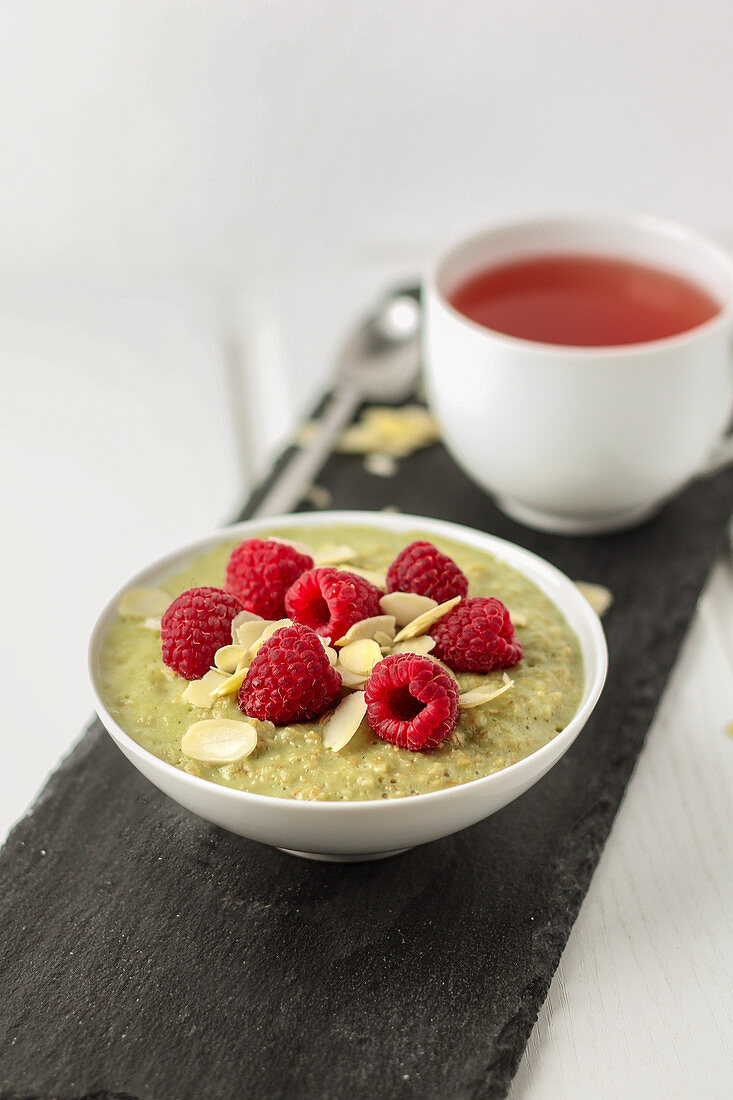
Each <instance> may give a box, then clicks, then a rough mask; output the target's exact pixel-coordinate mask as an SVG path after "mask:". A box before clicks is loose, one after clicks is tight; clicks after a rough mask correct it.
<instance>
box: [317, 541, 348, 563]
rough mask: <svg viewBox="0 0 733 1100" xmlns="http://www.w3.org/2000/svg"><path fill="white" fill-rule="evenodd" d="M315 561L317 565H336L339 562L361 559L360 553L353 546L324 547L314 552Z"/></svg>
mask: <svg viewBox="0 0 733 1100" xmlns="http://www.w3.org/2000/svg"><path fill="white" fill-rule="evenodd" d="M312 557H313V561H314V562H315V564H316V565H336V564H337V563H338V562H347V561H353V560H354V558H358V557H359V552H358V551H357V550H354V549H352V547H351V546H344V545H341V546H334V545H333V544H331V545H329V546H323V547H321V549H320V550H314V551H313V555H312Z"/></svg>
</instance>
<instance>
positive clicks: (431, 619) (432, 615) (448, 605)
mask: <svg viewBox="0 0 733 1100" xmlns="http://www.w3.org/2000/svg"><path fill="white" fill-rule="evenodd" d="M460 602H461V597H460V596H454V597H453V599H451V600H446V601H445V602H444V603H439V604H438V605H437V607H433V608H431V609H430V611H425V612H424V613H423V614H422V615H418V617H417V618H416V619H413V620H412V622H411V623H408V624H407V626H403V627H402V630H401V631H400V632H399V634H397V635H396V637H395V643H397V642H404V641H407V639H408V638H417V637H418V635H420V634H427V632H428V630H429V629H430V627H431V626H432V625H433V623H437V621H438V619H442V618H443V616H444V615H447V614H448V612H449V611H452V610H453V608H454V607H455V606H456V604H459V603H460Z"/></svg>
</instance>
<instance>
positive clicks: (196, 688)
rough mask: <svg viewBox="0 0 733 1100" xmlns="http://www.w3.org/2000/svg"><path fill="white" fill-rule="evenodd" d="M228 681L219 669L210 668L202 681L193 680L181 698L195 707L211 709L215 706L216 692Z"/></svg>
mask: <svg viewBox="0 0 733 1100" xmlns="http://www.w3.org/2000/svg"><path fill="white" fill-rule="evenodd" d="M225 680H226V676H225V675H224V673H223V672H219V669H218V668H210V669H209V671H208V672H205V673H204V675H203V676H202V677H201V679H200V680H191V682H190V684H189V685H188V687H187V688H186V690H185V691H184V692H183V694H182V696H181V698H182V699H185V700H186V702H187V703H190V704H191V706H193V707H211V706H213V705H214V698H215V697H214V692H215V691H216V689H217V688H218V687H221V685H222V684H223V683H224V681H225Z"/></svg>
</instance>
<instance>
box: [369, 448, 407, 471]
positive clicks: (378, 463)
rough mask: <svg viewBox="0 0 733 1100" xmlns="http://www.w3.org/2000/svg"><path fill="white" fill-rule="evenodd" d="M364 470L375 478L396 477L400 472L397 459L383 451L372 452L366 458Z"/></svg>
mask: <svg viewBox="0 0 733 1100" xmlns="http://www.w3.org/2000/svg"><path fill="white" fill-rule="evenodd" d="M364 469H365V470H366V472H367V473H368V474H372V476H373V477H394V476H395V474H396V473H397V471H398V470H399V465H398V462H397V459H396V458H394V457H393V456H392V455H390V454H384V452H383V451H371V452H370V453H369V454H368V455H365V456H364Z"/></svg>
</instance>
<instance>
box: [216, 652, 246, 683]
mask: <svg viewBox="0 0 733 1100" xmlns="http://www.w3.org/2000/svg"><path fill="white" fill-rule="evenodd" d="M245 653H246V650H245V648H244V646H241V645H223V646H222V647H221V649H217V651H216V653H215V654H214V664H215V665H216V667H217V668H218V669H219V670H220V671H221V672H226V673H227V675H229V676H231V674H232V673H233V672H236V671H237V667H238V666H239V662H240V661H241V660H242V658H243V657H244V655H245Z"/></svg>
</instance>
